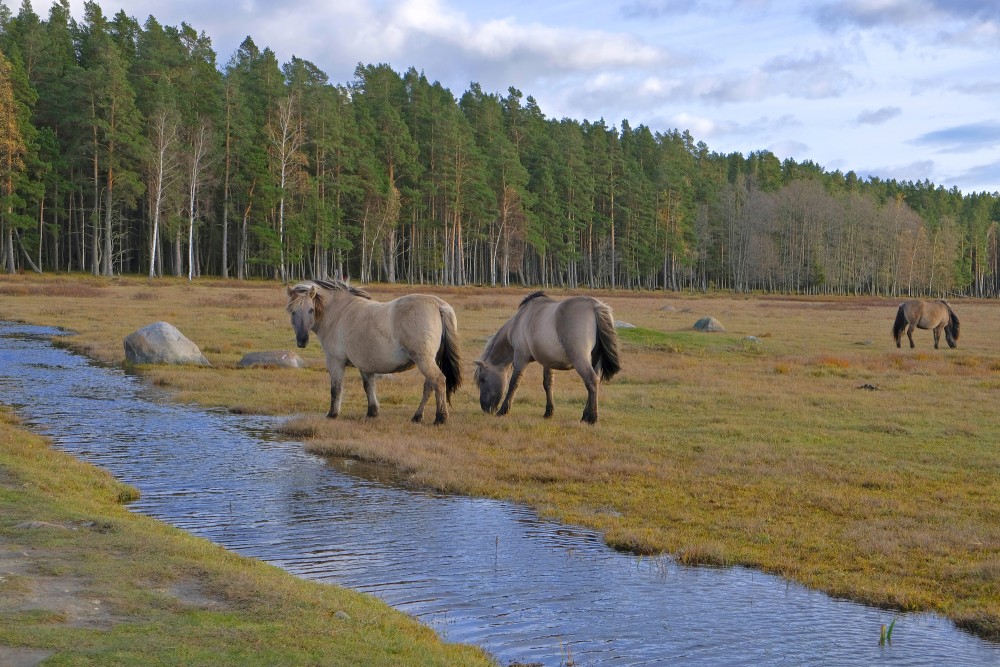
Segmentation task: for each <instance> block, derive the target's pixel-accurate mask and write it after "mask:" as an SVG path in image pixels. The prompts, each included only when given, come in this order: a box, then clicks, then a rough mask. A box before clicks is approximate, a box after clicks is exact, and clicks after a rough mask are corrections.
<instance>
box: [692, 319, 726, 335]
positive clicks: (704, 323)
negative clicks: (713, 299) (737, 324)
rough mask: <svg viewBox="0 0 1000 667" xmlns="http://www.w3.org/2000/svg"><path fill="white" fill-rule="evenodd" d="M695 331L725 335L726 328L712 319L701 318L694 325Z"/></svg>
mask: <svg viewBox="0 0 1000 667" xmlns="http://www.w3.org/2000/svg"><path fill="white" fill-rule="evenodd" d="M694 328H695V331H711V332H720V333H725V332H726V327H724V326H722V323H721V322H719V320H717V319H715V318H714V317H703V318H701V319H700V320H698V321H697V322H695V323H694Z"/></svg>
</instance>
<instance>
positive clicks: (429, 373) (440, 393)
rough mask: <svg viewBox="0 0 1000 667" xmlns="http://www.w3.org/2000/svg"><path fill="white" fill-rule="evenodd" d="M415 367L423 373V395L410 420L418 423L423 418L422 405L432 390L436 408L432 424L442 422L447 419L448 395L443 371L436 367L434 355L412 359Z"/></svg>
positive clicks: (423, 405) (425, 403)
mask: <svg viewBox="0 0 1000 667" xmlns="http://www.w3.org/2000/svg"><path fill="white" fill-rule="evenodd" d="M414 362H415V363H416V365H417V368H419V369H420V372H421V373H423V374H424V395H423V397H422V398H421V399H420V405H419V406H417V411H416V412H415V413H414V414H413V419H412V421H413V422H414V423H419V422H420V421H422V420H423V418H424V407H425V406H426V405H427V400H428V399H429V398H430V396H431V392H432V391H433V392H434V398H435V400H436V403H437V409H436V410H435V412H434V424H435V426H436V425H439V424H444V423H445V422H447V421H448V395H447V393H446V392H445V388H446V380H445V377H444V373H442V372H441V369H440V368H438V365H437V363H435V361H434V357H431V356H424V357H420V358H419V359H414Z"/></svg>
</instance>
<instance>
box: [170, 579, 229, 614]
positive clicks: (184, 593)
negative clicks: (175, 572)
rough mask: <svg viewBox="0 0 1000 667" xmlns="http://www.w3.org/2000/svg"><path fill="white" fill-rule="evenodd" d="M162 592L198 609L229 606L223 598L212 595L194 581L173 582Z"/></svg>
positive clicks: (214, 608) (216, 608) (217, 608)
mask: <svg viewBox="0 0 1000 667" xmlns="http://www.w3.org/2000/svg"><path fill="white" fill-rule="evenodd" d="M164 592H165V593H166V594H167V595H169V596H171V597H174V598H177V599H178V600H179V601H181V602H183V603H184V604H186V605H190V606H192V607H197V608H198V609H207V610H220V609H227V608H228V607H229V605H228V604H227V603H226V602H225V601H224V600H220V599H218V598H215V597H212V596H211V595H210V594H209V593H207V592H206V591H205V590H204V589H203V588H202V587H201V585H200V584H199V583H198V582H196V581H182V582H179V583H175V584H173V585H172V586H170V588H168V589H167V590H166V591H164Z"/></svg>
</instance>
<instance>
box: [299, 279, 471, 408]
mask: <svg viewBox="0 0 1000 667" xmlns="http://www.w3.org/2000/svg"><path fill="white" fill-rule="evenodd" d="M288 312H289V313H290V314H291V316H292V327H294V329H295V340H296V343H297V344H298V346H299V347H305V346H306V344H307V343H308V342H309V332H310V331H313V332H315V333H316V337H317V338H319V342H320V344H321V345H322V346H323V352H324V353H325V354H326V368H327V370H328V371H329V372H330V412H328V413H327V415H326V416H327V417H330V418H331V419H333V418H336V417H337V415H338V414H340V404H341V399H342V398H343V393H342V389H343V384H344V368H345V367H346V366H354V367H356V368H357V369H358V370H359V371H361V381H362V383H363V384H364V387H365V393H366V394H367V395H368V416H369V417H377V416H378V409H379V405H378V398H376V396H375V379H376V377H377V376H378V375H379V374H386V373H399V372H400V371H405V370H408V369H410V368H413V366H414V365H416V366H417V368H419V369H420V372H421V373H423V375H424V395H423V399H422V400H421V401H420V406H419V407H418V408H417V412H416V414H414V415H413V421H414V422H419V421H420V420H421V419H423V416H424V406H425V405H426V404H427V399H428V398H429V397H430V395H431V392H432V391H433V392H434V395H435V398H436V399H437V412H436V414H435V417H434V423H435V424H443V423H444V422H445V421H446V420H447V419H448V405H447V404H448V403H449V402H450V401H451V395H452V393H454V391H455V390H456V389H458V387H459V386H460V385H461V384H462V358H461V355H460V353H459V348H458V325H457V322H456V319H455V311H454V310H452V307H451V306H449V305H448V304H447V303H445V302H444V301H443V300H442V299H439V298H438V297H436V296H431V295H427V294H409V295H407V296H402V297H400V298H398V299H395V300H393V301H389V302H388V303H379V302H378V301H372V298H371V296H370V295H369V294H368V293H367V292H365V291H364V290H360V289H358V288H356V287H351V286H349V285H347V284H346V283H343V282H340V281H333V282H328V281H323V280H313V281H308V282H304V283H299V284H298V285H296V286H295V287H290V288H288Z"/></svg>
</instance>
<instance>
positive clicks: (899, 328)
mask: <svg viewBox="0 0 1000 667" xmlns="http://www.w3.org/2000/svg"><path fill="white" fill-rule="evenodd" d="M905 328H906V313H905V312H903V304H899V310H897V311H896V321H895V322H894V323H893V325H892V338H893V340H895V341H896V345H897V346H898V345H899V339H900V338H901V337H902V336H903V329H905Z"/></svg>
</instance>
